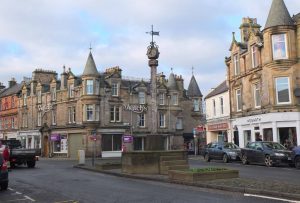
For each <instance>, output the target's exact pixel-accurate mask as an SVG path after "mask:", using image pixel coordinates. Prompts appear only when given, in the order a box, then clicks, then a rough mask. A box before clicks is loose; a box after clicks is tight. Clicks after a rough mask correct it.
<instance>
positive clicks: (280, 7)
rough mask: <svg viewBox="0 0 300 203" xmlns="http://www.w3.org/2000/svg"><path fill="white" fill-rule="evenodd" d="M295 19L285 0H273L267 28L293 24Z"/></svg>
mask: <svg viewBox="0 0 300 203" xmlns="http://www.w3.org/2000/svg"><path fill="white" fill-rule="evenodd" d="M293 24H294V21H293V19H292V18H291V15H290V13H289V11H288V9H287V8H286V6H285V3H284V1H283V0H273V2H272V6H271V9H270V12H269V16H268V19H267V22H266V25H265V29H267V28H270V27H273V26H279V25H293Z"/></svg>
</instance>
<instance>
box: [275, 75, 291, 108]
mask: <svg viewBox="0 0 300 203" xmlns="http://www.w3.org/2000/svg"><path fill="white" fill-rule="evenodd" d="M275 83H276V101H277V104H290V103H291V95H290V81H289V78H288V77H279V78H276V79H275Z"/></svg>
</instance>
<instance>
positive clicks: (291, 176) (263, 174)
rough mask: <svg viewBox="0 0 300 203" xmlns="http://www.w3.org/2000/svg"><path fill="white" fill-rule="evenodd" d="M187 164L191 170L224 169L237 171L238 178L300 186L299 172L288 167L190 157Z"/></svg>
mask: <svg viewBox="0 0 300 203" xmlns="http://www.w3.org/2000/svg"><path fill="white" fill-rule="evenodd" d="M189 164H190V167H191V168H202V167H209V166H212V167H225V168H231V169H237V170H239V173H240V177H242V178H250V179H259V180H265V181H268V180H276V181H282V182H287V183H290V184H294V185H300V181H299V180H300V170H298V169H296V168H292V167H289V166H279V167H270V168H268V167H266V166H264V165H243V164H242V163H241V162H240V161H237V162H229V163H223V162H222V161H221V160H211V161H210V162H205V161H204V160H203V157H201V156H195V157H193V156H190V158H189Z"/></svg>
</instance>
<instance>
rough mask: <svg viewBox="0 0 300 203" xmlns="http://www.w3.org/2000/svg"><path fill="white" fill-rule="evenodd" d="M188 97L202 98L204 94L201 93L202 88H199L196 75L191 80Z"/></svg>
mask: <svg viewBox="0 0 300 203" xmlns="http://www.w3.org/2000/svg"><path fill="white" fill-rule="evenodd" d="M187 95H188V96H189V97H202V93H201V91H200V88H199V86H198V83H197V81H196V79H195V77H194V75H193V76H192V78H191V81H190V84H189V87H188V90H187Z"/></svg>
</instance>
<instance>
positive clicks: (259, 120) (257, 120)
mask: <svg viewBox="0 0 300 203" xmlns="http://www.w3.org/2000/svg"><path fill="white" fill-rule="evenodd" d="M260 122H261V118H260V117H256V118H249V119H248V120H247V123H250V124H251V123H260Z"/></svg>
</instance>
